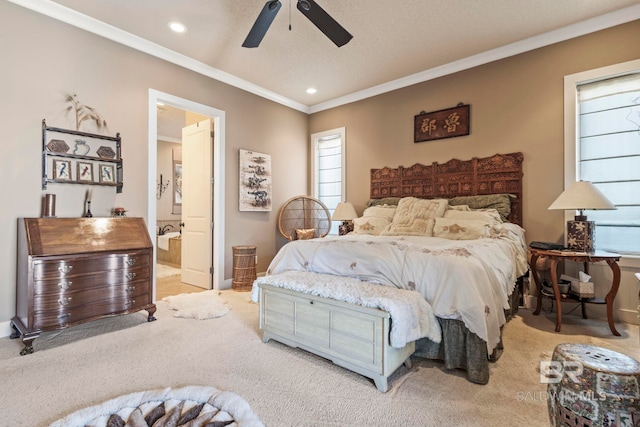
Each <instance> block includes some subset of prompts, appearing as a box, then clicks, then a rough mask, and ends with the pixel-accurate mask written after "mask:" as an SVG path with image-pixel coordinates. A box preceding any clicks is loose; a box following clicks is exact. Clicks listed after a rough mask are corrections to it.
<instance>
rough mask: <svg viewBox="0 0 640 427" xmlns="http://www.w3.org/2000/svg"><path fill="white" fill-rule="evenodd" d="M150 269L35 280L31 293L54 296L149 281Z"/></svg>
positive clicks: (138, 268)
mask: <svg viewBox="0 0 640 427" xmlns="http://www.w3.org/2000/svg"><path fill="white" fill-rule="evenodd" d="M150 274H151V268H150V267H149V266H148V265H147V266H144V265H142V266H138V267H134V268H126V269H120V270H108V271H93V272H88V273H84V274H73V275H66V276H64V277H54V278H48V279H41V280H35V281H34V282H33V292H34V294H35V295H45V294H54V295H58V294H61V293H65V292H74V291H82V290H87V289H91V288H103V287H108V286H113V285H126V284H128V283H131V282H134V281H136V282H137V281H140V280H146V281H149V277H150Z"/></svg>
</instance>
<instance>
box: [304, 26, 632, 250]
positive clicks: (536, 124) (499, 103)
mask: <svg viewBox="0 0 640 427" xmlns="http://www.w3.org/2000/svg"><path fill="white" fill-rule="evenodd" d="M638 35H640V21H634V22H632V23H629V24H626V25H621V26H618V27H614V28H611V29H608V30H604V31H600V32H597V33H594V34H591V35H587V36H583V37H580V38H577V39H573V40H569V41H566V42H563V43H558V44H555V45H552V46H548V47H544V48H541V49H537V50H534V51H531V52H528V53H523V54H520V55H518V56H514V57H511V58H507V59H503V60H500V61H496V62H493V63H490V64H486V65H483V66H479V67H476V68H473V69H469V70H466V71H462V72H459V73H456V74H452V75H449V76H445V77H441V78H438V79H435V80H432V81H428V82H425V83H422V84H417V85H414V86H411V87H407V88H404V89H400V90H396V91H393V92H390V93H387V94H383V95H379V96H376V97H373V98H369V99H365V100H362V101H359V102H355V103H352V104H348V105H345V106H341V107H337V108H333V109H331V110H327V111H323V112H319V113H315V114H313V115H311V118H310V121H309V130H310V132H312V133H313V132H321V131H324V130H327V129H333V128H336V127H340V126H345V127H346V129H347V163H346V170H347V190H346V191H347V198H348V199H349V200H350V201H351V202H352V203H354V205H355V206H356V209H357V210H358V211H359V212H361V211H362V209H363V208H364V205H365V202H366V200H367V199H368V197H369V194H368V189H369V170H370V169H371V168H379V167H383V166H390V167H396V166H399V165H403V166H410V165H412V164H414V163H426V164H429V163H431V162H433V161H439V162H440V161H446V160H449V159H451V158H458V159H461V160H465V159H470V158H472V157H484V156H490V155H492V154H495V153H511V152H517V151H520V152H522V153H523V154H524V159H525V160H524V187H523V192H524V200H523V207H524V212H523V217H524V228H525V229H526V232H527V240H528V241H531V240H545V241H562V238H563V230H564V219H563V218H564V217H563V213H562V211H548V210H547V207H548V206H549V205H550V204H551V203H552V202H553V200H554V199H555V198H556V197H557V196H558V195H559V194H560V193H561V192H562V190H563V182H564V181H563V179H564V175H563V174H564V171H563V161H564V160H563V143H564V142H563V131H564V122H563V120H564V118H563V102H564V101H563V78H564V76H565V75H568V74H573V73H577V72H580V71H584V70H589V69H593V68H598V67H602V66H606V65H611V64H616V63H620V62H625V61H629V60H632V59H638V58H640V44H639V43H638ZM458 102H463V103H465V104H471V134H470V135H468V136H463V137H458V138H451V139H443V140H438V141H431V142H420V143H417V144H416V143H414V142H413V118H414V116H415V115H416V114H419V113H420V112H421V111H427V112H428V111H436V110H440V109H443V108H449V107H454V106H455V105H456V104H457V103H458Z"/></svg>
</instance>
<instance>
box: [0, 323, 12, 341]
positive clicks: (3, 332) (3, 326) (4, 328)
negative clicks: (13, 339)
mask: <svg viewBox="0 0 640 427" xmlns="http://www.w3.org/2000/svg"><path fill="white" fill-rule="evenodd" d="M12 332H13V328H12V327H11V321H9V320H7V321H6V322H2V323H0V338H4V337H8V336H9V335H11V333H12Z"/></svg>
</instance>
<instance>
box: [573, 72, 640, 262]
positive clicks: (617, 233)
mask: <svg viewBox="0 0 640 427" xmlns="http://www.w3.org/2000/svg"><path fill="white" fill-rule="evenodd" d="M570 103H572V104H573V105H574V108H573V111H571V108H568V107H569V104H570ZM572 119H573V120H572ZM565 121H566V126H565V129H566V130H565V163H566V164H565V183H566V184H568V183H570V182H572V181H575V180H584V181H591V182H592V183H593V184H594V185H595V186H596V187H598V188H599V189H600V191H602V192H603V193H604V194H605V195H606V196H607V198H608V199H609V200H611V202H612V203H613V204H615V205H616V207H617V209H616V210H603V211H586V212H585V214H586V215H587V216H588V218H589V219H590V220H593V221H595V222H596V247H597V249H599V250H605V251H611V252H618V253H621V254H630V255H635V256H640V61H632V62H630V63H625V64H620V65H618V66H613V67H606V68H602V69H598V70H593V71H590V72H586V73H580V74H576V75H572V76H567V77H566V78H565ZM572 130H573V132H574V134H573V135H572V132H571V131H572ZM570 163H573V164H570Z"/></svg>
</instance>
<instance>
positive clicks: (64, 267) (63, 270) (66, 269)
mask: <svg viewBox="0 0 640 427" xmlns="http://www.w3.org/2000/svg"><path fill="white" fill-rule="evenodd" d="M71 270H73V265H66V264H65V265H61V266H60V267H58V271H59V272H60V273H64V274H67V273H69V272H70V271H71Z"/></svg>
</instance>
